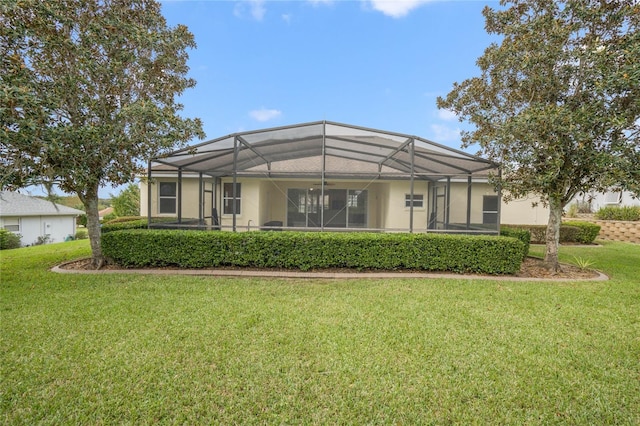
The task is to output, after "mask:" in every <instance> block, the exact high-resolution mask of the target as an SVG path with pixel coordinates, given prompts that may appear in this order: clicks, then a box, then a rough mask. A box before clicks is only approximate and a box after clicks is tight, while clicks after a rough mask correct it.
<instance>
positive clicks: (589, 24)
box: [437, 0, 640, 265]
mask: <svg viewBox="0 0 640 426" xmlns="http://www.w3.org/2000/svg"><path fill="white" fill-rule="evenodd" d="M639 12H640V11H639V10H638V5H637V1H635V0H617V1H615V2H613V1H611V2H601V1H597V0H586V1H551V0H544V1H540V0H505V1H503V2H501V7H500V8H498V9H495V10H494V9H492V8H490V7H485V9H484V11H483V14H484V16H485V19H486V25H485V28H486V30H487V31H488V33H490V34H496V35H497V36H498V37H499V39H500V43H493V44H491V45H490V46H489V47H488V48H487V49H486V50H485V52H484V54H483V55H482V56H481V57H480V58H479V59H478V61H477V64H478V66H479V68H480V73H481V74H480V76H478V77H473V78H470V79H467V80H465V81H463V82H462V83H459V84H458V83H455V84H454V87H453V90H452V91H451V92H450V93H449V94H448V95H447V96H446V98H440V97H439V98H438V100H437V103H438V107H440V108H447V109H449V110H451V111H453V112H454V113H455V114H456V115H457V116H458V117H460V119H461V120H467V121H469V122H471V123H472V124H473V128H474V130H472V131H466V132H463V135H462V140H463V142H464V147H468V146H470V145H471V144H476V143H477V144H479V145H480V149H481V154H483V155H484V156H486V157H488V159H490V160H493V161H495V162H497V163H500V164H501V166H502V174H501V175H500V176H493V178H492V181H493V182H494V183H495V184H499V185H500V186H501V187H502V189H503V190H504V191H505V192H504V194H506V198H507V199H509V198H514V197H521V196H525V195H528V194H530V193H535V194H539V195H540V196H541V198H542V201H543V202H545V203H548V205H549V207H550V215H551V217H550V218H551V220H552V222H551V223H552V224H554V226H553V227H555V226H559V220H558V219H557V218H558V217H559V216H560V214H561V212H562V209H563V208H564V206H565V205H566V204H567V203H568V202H570V200H572V199H573V198H574V196H575V195H577V194H579V193H588V192H590V191H591V190H598V191H604V190H606V189H607V188H609V187H610V186H611V185H618V186H620V187H621V188H625V189H629V190H631V191H634V192H636V193H640V143H639V139H638V138H639V136H640V120H639V118H640V61H638V60H637V58H638V57H640V13H639ZM557 229H558V228H555V229H554V234H555V230H557ZM557 243H558V242H557V241H554V240H553V239H549V244H550V245H549V246H548V247H547V256H545V259H546V260H548V262H550V263H553V264H555V265H557Z"/></svg>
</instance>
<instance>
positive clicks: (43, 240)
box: [33, 234, 51, 246]
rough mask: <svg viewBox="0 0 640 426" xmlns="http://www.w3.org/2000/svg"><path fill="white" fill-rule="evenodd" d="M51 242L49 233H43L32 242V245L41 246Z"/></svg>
mask: <svg viewBox="0 0 640 426" xmlns="http://www.w3.org/2000/svg"><path fill="white" fill-rule="evenodd" d="M50 242H51V235H49V234H44V235H40V236H39V237H38V238H37V239H36V240H35V241H34V242H33V245H34V246H41V245H44V244H49V243H50Z"/></svg>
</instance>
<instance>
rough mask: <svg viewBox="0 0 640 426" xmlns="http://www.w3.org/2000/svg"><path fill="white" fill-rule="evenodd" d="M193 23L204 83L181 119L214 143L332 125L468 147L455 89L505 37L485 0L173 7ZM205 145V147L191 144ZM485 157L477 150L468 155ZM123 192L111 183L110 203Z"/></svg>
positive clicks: (320, 0)
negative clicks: (490, 25) (452, 96)
mask: <svg viewBox="0 0 640 426" xmlns="http://www.w3.org/2000/svg"><path fill="white" fill-rule="evenodd" d="M161 5H162V13H163V15H164V16H165V17H166V19H167V23H168V25H169V26H171V27H174V26H176V25H178V24H184V25H186V26H187V27H188V28H189V30H190V31H191V33H193V35H194V37H195V41H196V43H197V48H196V49H192V50H190V51H189V62H188V64H189V67H190V71H189V76H190V77H192V78H194V79H195V80H196V81H197V84H196V86H195V88H192V89H189V90H187V91H186V92H185V93H184V94H183V95H182V96H181V97H180V102H181V103H182V104H183V105H184V109H183V111H182V112H181V114H182V115H183V116H185V117H191V118H195V117H198V118H200V119H201V120H202V122H203V125H204V131H205V133H206V139H205V140H210V139H215V138H218V137H222V136H226V135H228V134H231V133H235V132H241V131H247V130H254V129H263V128H268V127H276V126H283V125H292V124H299V123H306V122H311V121H320V120H328V121H335V122H339V123H345V124H352V125H356V126H363V127H370V128H374V129H380V130H387V131H393V132H398V133H404V134H410V135H415V136H419V137H422V138H426V139H430V140H433V141H435V142H438V143H441V144H443V145H447V146H450V147H452V148H457V149H459V148H460V146H461V141H460V130H461V129H465V128H468V125H467V124H466V123H460V122H459V121H458V120H457V117H456V116H455V115H454V114H452V113H451V112H450V111H446V110H438V108H437V106H436V97H437V96H446V94H447V93H448V92H449V91H450V90H451V89H452V87H453V84H454V82H462V81H463V80H465V79H467V78H471V77H474V76H478V75H479V70H478V68H477V67H476V60H477V58H478V57H479V56H481V55H482V53H483V52H484V49H485V48H486V47H487V46H488V45H489V44H490V43H491V42H492V41H497V39H496V37H495V36H492V35H488V34H487V33H486V31H485V30H484V17H483V16H482V13H481V12H482V9H483V8H484V7H485V5H489V6H490V7H493V8H498V7H499V3H498V2H497V1H478V0H440V1H433V0H385V1H383V0H298V1H285V0H277V1H276V0H200V1H196V0H163V1H161ZM198 142H200V141H198V140H194V141H192V142H191V143H190V144H195V143H198ZM467 151H468V152H470V153H475V152H474V150H467ZM122 188H123V187H118V188H112V187H111V186H107V187H105V188H103V189H102V190H101V191H100V196H101V197H103V198H106V197H108V196H109V194H117V193H118V192H119V191H120V190H121V189H122Z"/></svg>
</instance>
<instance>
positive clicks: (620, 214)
mask: <svg viewBox="0 0 640 426" xmlns="http://www.w3.org/2000/svg"><path fill="white" fill-rule="evenodd" d="M596 219H600V220H623V221H638V220H640V206H622V207H619V206H606V207H602V208H600V209H598V211H597V212H596Z"/></svg>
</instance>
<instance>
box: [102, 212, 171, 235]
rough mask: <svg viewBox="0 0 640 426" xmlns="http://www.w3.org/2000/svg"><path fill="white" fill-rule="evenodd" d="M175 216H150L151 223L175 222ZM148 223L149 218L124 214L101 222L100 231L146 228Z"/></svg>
mask: <svg viewBox="0 0 640 426" xmlns="http://www.w3.org/2000/svg"><path fill="white" fill-rule="evenodd" d="M175 221H176V218H175V217H152V218H151V222H152V223H167V222H175ZM148 223H149V219H148V218H147V217H142V216H126V217H119V218H116V219H113V220H110V221H108V222H105V223H104V224H102V227H101V228H100V229H101V231H102V233H103V234H105V233H107V232H113V231H121V230H124V229H147V227H148Z"/></svg>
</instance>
